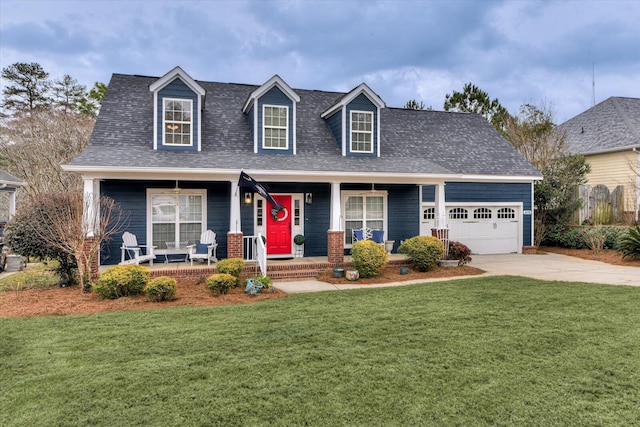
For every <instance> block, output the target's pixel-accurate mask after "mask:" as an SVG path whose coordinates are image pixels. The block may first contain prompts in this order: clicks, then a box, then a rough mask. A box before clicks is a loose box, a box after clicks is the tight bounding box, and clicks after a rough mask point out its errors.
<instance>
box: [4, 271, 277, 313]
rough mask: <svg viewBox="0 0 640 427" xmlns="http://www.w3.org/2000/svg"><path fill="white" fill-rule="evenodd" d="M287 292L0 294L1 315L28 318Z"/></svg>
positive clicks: (195, 289)
mask: <svg viewBox="0 0 640 427" xmlns="http://www.w3.org/2000/svg"><path fill="white" fill-rule="evenodd" d="M286 295H287V294H286V293H284V292H281V291H278V290H276V289H273V292H264V293H261V294H259V295H256V296H252V295H247V294H246V293H245V292H244V288H242V289H241V288H235V289H232V290H231V291H229V293H228V294H227V295H221V296H213V294H212V293H211V291H209V289H208V288H207V285H206V284H204V283H200V284H197V281H195V280H192V281H186V280H184V281H180V282H178V289H177V290H176V299H175V300H173V301H163V302H149V301H147V299H146V295H138V296H133V297H123V298H118V299H114V300H110V299H104V300H103V299H100V297H99V296H98V294H96V293H95V292H91V293H83V292H81V291H80V288H79V287H77V286H73V287H69V288H58V287H56V288H50V289H31V290H21V291H14V292H12V291H8V292H5V293H3V294H0V316H7V317H30V316H45V315H69V314H91V313H99V312H107V311H118V310H145V309H150V308H165V307H176V306H183V305H190V306H209V305H229V304H246V303H252V302H256V301H263V300H266V299H273V298H282V297H285V296H286Z"/></svg>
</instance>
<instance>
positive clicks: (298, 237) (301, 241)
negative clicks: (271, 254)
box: [293, 234, 304, 245]
mask: <svg viewBox="0 0 640 427" xmlns="http://www.w3.org/2000/svg"><path fill="white" fill-rule="evenodd" d="M293 243H295V244H296V245H304V236H303V235H302V234H296V236H295V237H294V238H293Z"/></svg>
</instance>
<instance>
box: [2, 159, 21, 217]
mask: <svg viewBox="0 0 640 427" xmlns="http://www.w3.org/2000/svg"><path fill="white" fill-rule="evenodd" d="M26 185H27V184H26V183H24V182H22V181H20V180H19V179H18V178H16V177H15V176H13V175H11V174H9V173H7V172H5V171H3V170H0V191H1V192H3V193H6V194H8V195H9V219H11V217H13V216H14V215H15V214H16V190H17V189H18V187H24V186H26ZM5 222H6V221H5Z"/></svg>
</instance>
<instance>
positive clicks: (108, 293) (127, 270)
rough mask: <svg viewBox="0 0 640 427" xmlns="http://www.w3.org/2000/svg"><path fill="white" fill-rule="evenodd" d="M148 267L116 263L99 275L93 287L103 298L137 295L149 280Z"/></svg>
mask: <svg viewBox="0 0 640 427" xmlns="http://www.w3.org/2000/svg"><path fill="white" fill-rule="evenodd" d="M149 277H150V273H149V269H148V268H147V267H143V266H141V265H136V264H129V265H118V266H116V267H113V268H110V269H109V270H107V271H105V272H104V273H102V274H101V275H100V277H99V278H98V283H97V284H94V285H93V289H94V290H95V291H96V292H97V293H98V294H99V295H100V296H102V297H103V298H109V299H116V298H120V297H123V296H128V295H139V294H141V293H142V291H143V290H144V287H145V285H146V284H147V283H148V282H149Z"/></svg>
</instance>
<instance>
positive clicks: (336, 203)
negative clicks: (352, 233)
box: [329, 182, 342, 231]
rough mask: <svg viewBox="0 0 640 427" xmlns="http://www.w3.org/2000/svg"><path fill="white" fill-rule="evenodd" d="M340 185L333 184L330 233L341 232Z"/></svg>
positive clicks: (337, 183)
mask: <svg viewBox="0 0 640 427" xmlns="http://www.w3.org/2000/svg"><path fill="white" fill-rule="evenodd" d="M340 212H341V209H340V183H339V182H332V183H331V218H330V226H331V227H330V228H329V231H340V230H341V228H342V221H340V215H341V214H340Z"/></svg>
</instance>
